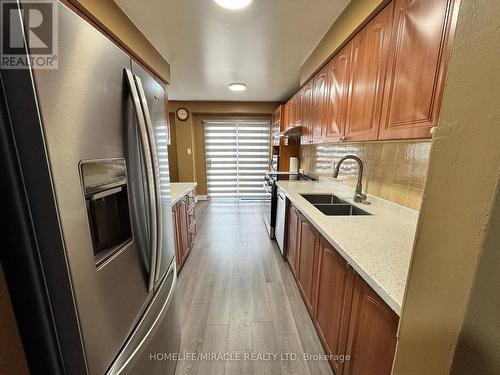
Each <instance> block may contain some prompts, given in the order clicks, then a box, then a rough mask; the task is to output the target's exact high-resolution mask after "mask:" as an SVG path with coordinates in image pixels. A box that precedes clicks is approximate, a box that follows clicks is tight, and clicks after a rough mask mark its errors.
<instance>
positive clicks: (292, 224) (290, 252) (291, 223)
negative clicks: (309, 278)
mask: <svg viewBox="0 0 500 375" xmlns="http://www.w3.org/2000/svg"><path fill="white" fill-rule="evenodd" d="M297 235H298V218H297V209H296V208H295V207H294V206H290V207H289V209H288V217H287V229H286V257H287V259H288V264H289V265H290V269H291V270H292V273H293V274H294V276H295V277H297Z"/></svg>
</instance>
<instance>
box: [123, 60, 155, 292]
mask: <svg viewBox="0 0 500 375" xmlns="http://www.w3.org/2000/svg"><path fill="white" fill-rule="evenodd" d="M125 76H126V78H127V83H128V87H129V90H130V95H131V97H132V103H133V106H134V111H135V114H136V117H137V122H138V124H139V134H140V142H141V146H142V149H143V154H144V155H143V156H144V158H145V160H146V163H145V165H146V176H147V186H148V197H149V207H150V216H151V217H150V218H149V221H150V223H151V225H150V228H151V236H150V242H151V260H150V262H151V263H150V268H149V280H148V291H149V292H151V291H152V290H153V288H154V284H155V275H156V261H157V259H156V258H157V256H156V254H157V248H158V243H157V242H158V234H157V233H158V221H157V215H158V213H157V203H156V197H157V195H156V183H155V173H154V166H153V161H152V150H151V147H150V142H149V132H148V130H147V126H146V123H145V120H144V114H143V111H142V106H141V100H140V98H139V94H138V92H137V87H136V85H135V83H134V76H133V74H132V72H131V71H130V69H127V68H125Z"/></svg>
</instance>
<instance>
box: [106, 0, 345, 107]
mask: <svg viewBox="0 0 500 375" xmlns="http://www.w3.org/2000/svg"><path fill="white" fill-rule="evenodd" d="M115 1H116V3H117V4H118V5H119V6H120V7H121V8H122V9H123V11H124V12H125V13H126V14H127V15H128V16H129V18H130V19H131V20H132V21H133V22H134V23H135V24H136V25H137V26H138V27H139V29H140V30H141V31H142V32H143V33H144V35H145V36H146V37H147V38H148V39H149V40H150V41H151V43H153V45H154V46H155V47H156V48H157V49H158V51H159V52H160V53H161V54H162V55H163V56H164V57H165V58H166V59H167V61H168V62H169V63H170V68H171V85H170V89H169V98H170V99H172V100H230V101H282V100H285V99H287V98H288V97H289V96H290V95H291V94H293V92H294V91H295V90H296V89H297V87H298V86H299V73H300V66H301V65H302V63H303V62H304V61H305V60H306V58H307V57H308V56H309V54H310V53H311V51H312V50H313V49H314V47H315V46H316V45H317V44H318V42H319V41H320V40H321V38H322V37H323V35H324V34H325V33H326V32H327V30H328V29H329V27H330V26H331V24H332V23H333V21H334V20H335V19H336V18H337V17H338V16H339V14H340V13H341V12H342V10H344V8H345V7H346V5H347V4H348V3H349V0H253V1H252V3H251V4H250V6H248V7H247V8H244V9H240V10H227V9H224V8H221V7H220V6H219V5H217V4H216V3H215V1H213V0H143V1H137V0H115ZM231 82H245V83H246V84H247V85H248V90H246V91H245V92H238V93H235V92H232V91H229V90H228V88H227V85H228V84H229V83H231Z"/></svg>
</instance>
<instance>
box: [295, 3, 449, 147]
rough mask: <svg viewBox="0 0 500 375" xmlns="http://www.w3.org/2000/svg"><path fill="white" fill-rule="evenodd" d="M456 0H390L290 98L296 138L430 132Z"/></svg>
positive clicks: (368, 138)
mask: <svg viewBox="0 0 500 375" xmlns="http://www.w3.org/2000/svg"><path fill="white" fill-rule="evenodd" d="M456 2H457V1H456V0H393V1H391V2H390V3H389V4H388V5H387V6H386V7H385V8H384V9H382V10H381V11H380V13H379V14H377V15H376V16H375V17H374V18H373V19H372V20H371V21H370V22H369V23H368V24H367V25H366V26H364V27H363V28H362V29H361V30H360V31H359V32H358V34H357V35H355V36H354V38H353V39H352V40H351V41H350V42H349V43H347V45H346V46H345V47H344V48H343V49H342V50H341V51H340V52H338V53H337V54H336V55H335V56H334V57H333V58H332V60H331V61H330V62H329V63H328V64H327V65H326V67H325V68H323V69H322V70H320V71H319V72H318V73H316V75H315V76H314V77H312V78H311V79H310V80H309V82H308V83H307V84H306V85H304V87H303V88H302V89H301V90H300V91H299V92H298V93H297V94H296V95H295V96H294V98H292V99H293V101H296V99H295V98H296V97H297V95H299V96H300V108H301V110H300V111H298V110H297V109H296V108H295V107H294V110H296V113H295V112H294V116H296V117H297V116H298V117H299V118H301V119H302V137H301V143H302V144H309V143H322V142H338V141H374V140H379V139H380V140H396V139H409V138H415V139H417V138H430V137H431V134H430V129H431V128H432V127H433V126H435V125H436V121H437V118H438V115H439V110H440V107H441V100H442V96H443V90H444V83H445V77H446V71H447V67H448V60H449V55H450V51H451V44H452V41H453V34H454V29H455V23H456V18H457V5H456ZM325 77H326V79H325ZM311 88H312V89H311ZM310 91H312V93H311V92H310ZM292 99H291V100H290V102H291V101H292ZM294 118H295V117H294ZM295 123H296V122H294V124H295Z"/></svg>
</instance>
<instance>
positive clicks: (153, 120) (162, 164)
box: [132, 62, 175, 282]
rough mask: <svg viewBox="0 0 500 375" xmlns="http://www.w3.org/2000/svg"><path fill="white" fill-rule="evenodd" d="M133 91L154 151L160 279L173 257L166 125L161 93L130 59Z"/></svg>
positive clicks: (163, 101)
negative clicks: (135, 89) (133, 77)
mask: <svg viewBox="0 0 500 375" xmlns="http://www.w3.org/2000/svg"><path fill="white" fill-rule="evenodd" d="M132 71H133V73H134V75H135V79H136V84H137V90H138V91H139V96H140V97H141V99H142V106H143V111H144V119H145V121H146V125H147V126H148V127H149V128H150V131H151V134H152V138H153V145H152V147H153V149H154V150H155V152H156V160H155V161H154V164H155V166H156V173H157V176H158V177H157V180H158V193H159V202H160V206H159V208H158V211H159V213H160V217H159V225H160V228H159V232H158V233H159V236H160V238H159V240H158V244H159V246H158V257H157V261H156V280H157V282H158V281H159V280H161V279H162V278H163V276H164V275H165V273H166V272H167V269H168V268H169V266H170V264H171V263H172V260H173V259H174V254H175V249H174V246H175V245H174V229H173V223H172V207H171V202H172V200H171V189H170V172H169V168H168V145H167V128H166V123H165V98H164V95H165V92H164V90H163V87H162V86H160V85H159V84H158V82H156V80H155V79H154V78H153V77H151V76H150V75H149V74H148V73H147V72H146V71H145V70H144V69H142V68H141V67H140V66H139V65H137V64H136V63H134V62H132Z"/></svg>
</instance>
